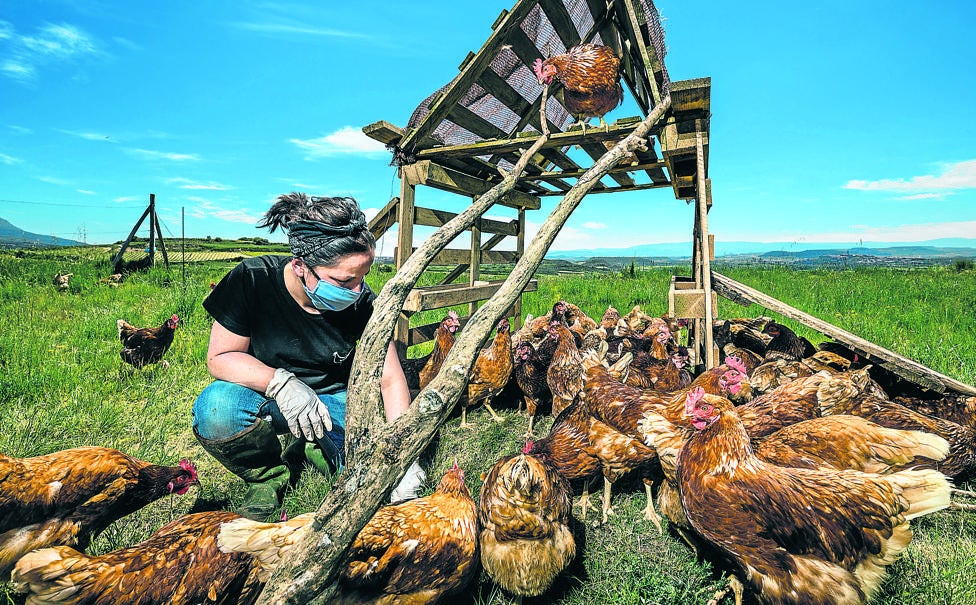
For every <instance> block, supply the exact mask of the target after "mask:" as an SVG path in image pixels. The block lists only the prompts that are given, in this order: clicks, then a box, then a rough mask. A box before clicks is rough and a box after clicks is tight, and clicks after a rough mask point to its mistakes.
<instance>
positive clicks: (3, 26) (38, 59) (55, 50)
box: [0, 21, 99, 82]
mask: <svg viewBox="0 0 976 605" xmlns="http://www.w3.org/2000/svg"><path fill="white" fill-rule="evenodd" d="M0 40H3V41H5V42H6V45H7V46H8V48H9V50H8V51H7V53H6V54H7V58H6V60H5V61H4V63H3V64H2V65H0V73H2V74H4V75H6V76H7V77H10V78H13V79H15V80H20V81H22V82H31V81H33V80H35V79H36V78H37V71H38V68H39V67H41V66H44V65H49V64H58V63H68V62H71V61H75V60H78V59H80V58H82V57H86V56H92V55H96V54H98V53H99V50H98V44H97V42H96V40H95V38H93V37H92V36H90V35H89V34H88V33H87V32H85V31H84V30H82V29H81V28H79V27H76V26H74V25H70V24H67V23H60V24H53V23H45V24H44V25H42V26H41V27H39V28H37V30H35V32H34V33H32V34H18V33H17V31H16V30H15V29H14V27H13V25H11V24H10V23H9V22H7V21H4V22H0Z"/></svg>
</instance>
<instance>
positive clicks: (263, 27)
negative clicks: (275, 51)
mask: <svg viewBox="0 0 976 605" xmlns="http://www.w3.org/2000/svg"><path fill="white" fill-rule="evenodd" d="M233 25H234V27H237V28H239V29H244V30H248V31H253V32H258V33H262V34H287V35H294V34H299V35H307V36H318V37H326V38H363V39H370V38H372V37H373V36H370V35H369V34H364V33H360V32H354V31H346V30H342V29H334V28H331V27H312V26H308V25H293V24H286V23H234V24H233Z"/></svg>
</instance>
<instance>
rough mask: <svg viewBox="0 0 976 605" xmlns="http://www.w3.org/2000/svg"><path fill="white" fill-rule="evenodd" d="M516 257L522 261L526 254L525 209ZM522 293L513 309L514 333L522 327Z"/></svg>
mask: <svg viewBox="0 0 976 605" xmlns="http://www.w3.org/2000/svg"><path fill="white" fill-rule="evenodd" d="M515 237H516V240H515V256H516V257H517V259H516V261H515V262H518V261H520V260H522V255H523V254H525V208H519V209H518V235H516V236H515ZM522 296H523V294H522V293H519V295H518V298H516V299H515V307H514V308H513V313H514V315H515V323H514V326H515V328H514V329H513V330H512V331H513V332H514V331H516V330H518V329H519V328H521V327H522Z"/></svg>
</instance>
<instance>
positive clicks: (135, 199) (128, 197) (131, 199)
mask: <svg viewBox="0 0 976 605" xmlns="http://www.w3.org/2000/svg"><path fill="white" fill-rule="evenodd" d="M144 199H146V198H145V197H143V196H138V195H123V196H121V197H117V198H115V199H113V200H112V201H113V202H117V203H119V204H124V203H126V202H138V201H141V200H144Z"/></svg>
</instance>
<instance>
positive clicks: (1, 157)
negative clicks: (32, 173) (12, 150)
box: [0, 153, 23, 166]
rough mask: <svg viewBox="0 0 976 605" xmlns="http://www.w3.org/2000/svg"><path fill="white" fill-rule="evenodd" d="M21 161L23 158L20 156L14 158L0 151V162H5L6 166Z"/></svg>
mask: <svg viewBox="0 0 976 605" xmlns="http://www.w3.org/2000/svg"><path fill="white" fill-rule="evenodd" d="M21 162H23V160H22V159H20V158H15V157H14V156H12V155H7V154H5V153H0V164H7V165H8V166H11V165H13V164H20V163H21Z"/></svg>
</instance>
